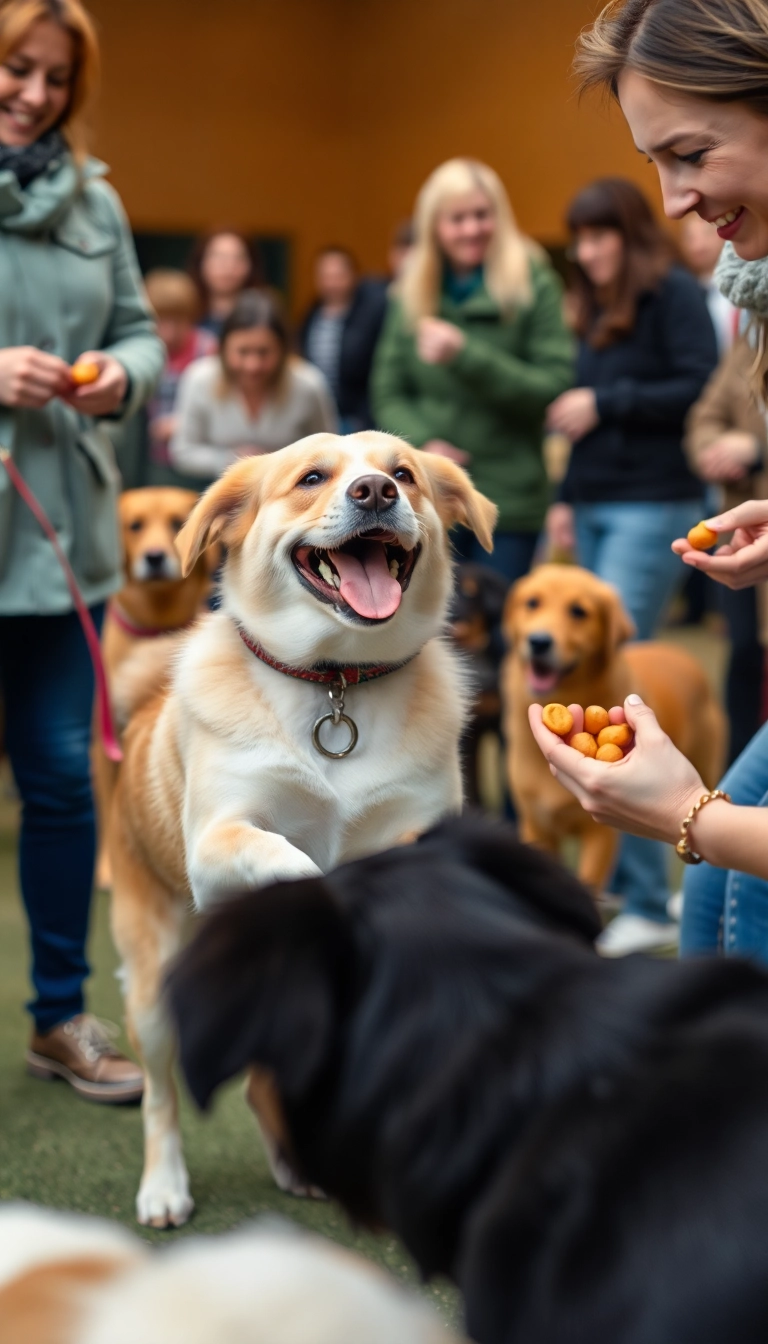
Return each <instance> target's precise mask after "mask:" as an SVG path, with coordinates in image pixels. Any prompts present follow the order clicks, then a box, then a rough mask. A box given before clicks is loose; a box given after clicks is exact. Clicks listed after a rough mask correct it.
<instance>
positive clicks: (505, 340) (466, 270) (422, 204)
mask: <svg viewBox="0 0 768 1344" xmlns="http://www.w3.org/2000/svg"><path fill="white" fill-rule="evenodd" d="M414 226H415V239H414V244H413V248H412V250H411V252H410V254H409V257H408V260H407V262H406V264H405V267H404V270H403V274H402V276H401V278H400V280H399V281H398V283H397V288H396V297H394V298H393V299H392V301H391V304H390V309H389V312H388V315H387V319H386V323H385V327H384V332H383V334H382V338H381V342H380V344H379V348H378V350H377V353H376V360H375V364H374V373H373V409H374V417H375V419H376V422H377V424H378V425H379V426H380V428H382V429H386V430H389V431H391V432H392V433H393V434H401V435H403V436H404V437H405V438H407V439H409V440H410V442H411V443H413V444H415V445H416V446H417V447H418V448H423V449H424V450H425V451H426V452H431V453H440V454H442V455H443V456H445V457H450V458H452V459H453V461H455V462H459V463H460V464H461V465H462V466H465V467H466V468H467V469H468V471H469V472H470V474H471V475H472V478H473V480H474V482H475V485H476V486H477V487H478V489H479V490H482V491H483V492H484V493H485V494H487V495H488V496H489V497H490V498H491V499H492V500H493V501H494V503H495V504H497V505H498V508H499V523H498V530H497V532H496V539H495V550H494V553H493V556H491V557H490V560H489V559H488V557H486V556H485V554H484V553H483V552H478V553H477V554H476V553H475V550H476V548H475V546H474V538H473V539H472V540H471V541H470V540H469V538H468V537H467V539H465V538H464V537H463V535H462V536H461V538H459V539H458V546H459V548H460V550H461V553H462V555H463V556H464V558H465V559H473V560H474V559H477V560H481V559H482V560H484V561H485V563H490V564H492V565H494V566H495V568H496V569H497V570H498V571H499V572H500V573H501V574H502V575H503V576H504V577H505V578H506V579H507V581H508V582H509V583H513V582H514V580H515V579H517V578H519V577H520V576H521V575H522V574H524V573H525V572H526V571H527V569H528V568H529V566H530V563H531V560H532V558H533V553H534V550H535V547H536V541H537V538H538V534H539V530H540V528H541V525H542V523H543V521H544V515H545V513H546V511H547V505H548V502H549V488H548V483H547V477H546V472H545V470H544V463H543V459H542V452H541V444H542V435H543V426H544V413H545V410H546V408H547V406H548V405H549V403H550V402H551V401H552V400H554V398H555V397H557V396H559V394H560V393H561V392H563V391H565V389H566V388H568V387H570V385H571V382H572V380H573V350H572V345H571V339H570V337H569V335H568V333H567V331H566V329H565V325H564V323H563V318H562V311H561V309H562V294H561V287H560V283H559V280H558V278H557V276H556V275H555V273H554V271H553V270H552V268H551V266H550V265H549V263H548V262H547V260H546V258H545V256H544V255H543V253H542V252H541V251H540V250H539V249H538V248H537V247H536V246H535V245H534V244H533V243H531V242H530V241H529V240H528V239H526V238H524V237H523V236H522V235H521V234H520V232H519V231H518V228H517V226H516V224H515V220H514V216H513V214H512V210H511V208H510V204H509V200H508V199H507V194H506V192H505V190H504V187H503V186H502V184H501V181H500V180H499V178H498V177H497V175H496V173H494V172H493V170H492V169H491V168H488V167H486V165H485V164H482V163H476V162H475V161H474V160H472V159H450V160H449V161H448V162H447V163H444V164H442V166H441V167H440V168H437V169H436V170H435V172H434V173H432V175H431V176H430V177H429V178H428V179H427V181H426V182H425V184H424V186H423V187H422V189H421V192H420V193H419V197H418V200H417V203H416V214H415V219H414Z"/></svg>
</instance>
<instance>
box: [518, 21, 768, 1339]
mask: <svg viewBox="0 0 768 1344" xmlns="http://www.w3.org/2000/svg"><path fill="white" fill-rule="evenodd" d="M577 68H578V69H579V71H580V74H581V76H582V80H583V83H584V85H585V87H589V86H594V87H598V88H602V89H604V90H605V91H607V92H608V93H609V94H612V95H613V96H614V97H615V98H616V99H617V100H618V101H619V103H620V105H621V108H622V111H623V112H624V115H625V117H626V119H627V121H628V123H629V126H630V130H631V132H632V137H633V140H634V143H635V145H636V147H637V148H638V150H640V151H641V152H642V153H644V154H646V155H647V156H648V158H649V159H650V160H651V161H652V162H653V163H655V165H656V167H657V169H658V173H659V178H660V181H661V188H662V194H663V197H664V208H665V211H666V213H667V215H669V216H670V217H671V218H673V219H680V218H682V217H683V216H684V215H686V214H688V213H689V212H690V211H691V210H694V211H695V212H696V214H698V215H700V216H701V218H702V219H705V220H706V221H707V222H708V223H710V224H711V225H712V227H713V228H715V229H716V230H717V232H718V234H719V235H720V237H721V238H722V239H724V241H726V243H728V244H729V246H727V247H726V248H725V249H724V252H723V257H722V259H721V262H720V264H719V265H718V269H717V272H716V278H717V280H718V283H719V285H720V288H721V289H722V290H723V292H724V293H725V294H726V295H727V297H728V298H730V299H731V301H732V302H734V303H735V304H736V305H737V306H739V307H743V308H746V309H748V310H749V311H750V312H751V314H752V324H751V325H752V337H753V344H754V347H755V354H754V358H753V370H752V381H753V383H754V384H755V386H756V389H757V390H758V391H761V392H762V393H763V395H764V393H765V386H766V378H765V374H766V370H767V369H768V356H767V354H766V351H767V349H768V346H767V343H766V340H765V336H766V327H767V325H768V5H766V4H765V3H764V0H627V2H626V3H623V2H622V0H613V2H612V3H611V4H609V5H607V6H606V8H605V9H604V10H603V12H602V14H601V15H600V17H599V18H598V20H597V22H596V23H595V24H594V25H593V26H592V27H591V28H590V29H588V30H587V31H586V32H585V33H584V35H583V37H582V40H581V43H580V49H579V53H578V58H577ZM706 521H707V523H708V525H709V526H710V527H711V528H712V529H713V531H714V532H715V533H717V534H718V535H724V536H726V537H727V536H728V535H729V534H731V535H730V540H729V541H728V542H727V544H725V545H723V546H720V547H719V549H718V550H717V552H716V553H715V554H714V555H712V554H707V553H705V552H700V551H696V550H694V549H693V548H692V547H691V546H690V544H689V543H688V542H687V540H685V539H684V538H682V537H681V538H679V539H678V540H676V541H675V543H674V546H675V550H676V552H677V554H678V555H680V556H682V558H683V561H684V562H685V563H686V564H689V565H692V566H694V567H695V568H697V569H700V570H701V571H703V572H704V573H706V574H709V575H710V576H711V577H712V578H713V579H716V580H717V581H718V582H720V583H724V584H726V585H727V586H728V587H729V588H733V589H742V588H745V587H747V586H748V585H749V584H752V583H756V582H760V581H763V580H765V579H767V578H768V502H767V501H765V500H752V501H749V502H747V503H744V504H740V505H739V506H738V507H737V508H735V509H730V510H728V511H727V512H726V513H724V514H720V515H718V516H717V517H714V518H710V519H707V520H706ZM636 554H637V556H638V557H639V556H640V554H641V550H637V552H636ZM624 713H625V714H626V718H627V720H628V722H629V723H630V724H631V726H632V728H633V729H634V733H635V745H634V747H633V749H632V751H631V752H630V753H629V755H628V756H627V757H626V759H625V760H624V761H623V762H620V763H619V764H618V765H617V766H605V765H603V764H602V763H600V762H595V761H588V760H586V759H585V758H584V757H582V756H579V754H578V753H577V752H575V751H573V750H572V749H571V748H570V747H567V746H564V745H562V744H561V743H560V742H559V741H556V740H555V739H554V737H553V735H552V734H551V733H549V732H548V731H547V730H546V729H545V728H544V727H543V725H542V724H541V722H540V715H537V714H536V713H532V716H531V717H532V727H533V731H534V733H535V734H536V737H537V740H538V741H539V743H540V745H541V747H542V750H543V751H544V752H545V754H546V756H547V758H548V760H549V762H550V765H551V768H552V770H553V773H554V774H555V775H556V778H557V779H559V780H560V782H561V783H562V784H563V785H565V787H566V788H568V789H570V790H571V792H572V793H574V794H575V795H576V797H577V798H578V799H579V801H580V802H581V804H582V806H583V807H584V808H585V809H586V810H587V811H588V812H589V813H590V814H591V815H592V816H593V817H595V818H596V819H597V820H598V821H602V822H605V823H607V824H609V825H613V826H618V827H619V828H621V829H623V830H627V831H630V832H632V833H633V834H636V835H645V836H653V837H655V838H656V839H659V840H665V841H667V842H668V843H671V844H675V842H676V841H677V842H678V851H679V852H680V853H681V856H682V857H685V858H686V859H687V861H688V862H689V863H690V864H692V865H693V866H692V867H690V868H688V869H687V872H686V881H685V887H684V894H685V901H684V907H683V923H682V931H681V951H682V952H683V953H690V952H702V951H709V952H713V951H715V950H716V949H717V948H718V947H719V948H721V949H722V950H723V951H724V952H725V953H726V954H727V955H732V954H735V955H745V954H746V955H749V956H752V957H755V958H757V959H758V960H760V961H762V962H763V963H764V964H766V963H768V818H767V816H766V807H768V726H766V725H763V727H762V728H761V730H760V731H759V733H757V735H756V736H755V737H754V738H753V739H752V741H751V743H750V744H749V746H748V747H747V748H746V750H745V751H744V752H742V754H741V756H740V757H739V759H738V760H737V761H736V762H735V763H734V765H733V766H731V768H730V770H729V771H728V773H727V774H726V776H725V778H724V779H723V781H722V789H723V790H725V791H726V794H727V795H729V798H724V797H723V796H722V795H721V794H719V793H716V794H706V793H705V791H704V785H703V783H702V781H701V779H700V778H699V777H698V776H697V774H696V771H695V770H694V769H693V767H692V766H691V765H690V763H689V762H688V761H687V760H686V759H685V757H683V756H682V755H681V754H680V752H678V751H677V750H676V749H675V747H674V746H673V745H672V743H671V742H670V740H669V738H668V737H666V736H665V734H664V733H662V731H661V729H660V728H659V725H658V723H657V721H656V718H655V716H654V714H653V713H652V711H651V710H650V709H649V708H647V707H646V706H644V705H643V704H642V703H641V702H640V700H639V697H638V696H636V695H632V696H630V697H629V698H628V700H627V701H626V702H625V706H624V711H620V710H619V711H617V716H618V717H624ZM731 804H735V806H734V805H731ZM702 859H703V860H704V862H702ZM732 1305H733V1304H732ZM729 1328H730V1333H731V1334H732V1335H733V1337H734V1338H737V1337H740V1336H743V1335H746V1334H748V1333H749V1329H750V1326H749V1323H748V1322H746V1321H745V1320H744V1319H743V1318H742V1317H741V1316H739V1314H738V1313H736V1314H734V1312H733V1311H732V1310H731V1311H730V1312H729Z"/></svg>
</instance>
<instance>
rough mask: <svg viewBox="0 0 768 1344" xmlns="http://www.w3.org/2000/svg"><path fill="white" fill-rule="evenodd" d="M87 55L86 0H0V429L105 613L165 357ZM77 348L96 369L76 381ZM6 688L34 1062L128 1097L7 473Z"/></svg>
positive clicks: (75, 711) (0, 688) (66, 662)
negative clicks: (104, 1016)
mask: <svg viewBox="0 0 768 1344" xmlns="http://www.w3.org/2000/svg"><path fill="white" fill-rule="evenodd" d="M98 54H99V53H98V46H97V42H96V37H95V34H94V30H93V25H92V22H91V19H90V17H89V16H88V14H87V13H86V11H85V10H84V9H83V8H82V6H81V5H80V3H79V2H78V0H0V443H2V444H4V445H5V446H6V447H7V448H8V449H9V450H10V452H11V453H12V455H13V458H14V461H15V463H16V466H17V467H18V469H19V471H20V472H21V474H22V476H23V477H24V478H25V480H26V481H27V482H28V483H29V485H30V486H31V487H32V489H33V490H34V491H35V493H36V494H37V495H38V497H39V498H40V500H41V502H42V504H43V506H44V507H45V509H46V510H47V512H48V514H49V516H50V518H51V520H52V522H53V524H54V526H55V528H56V530H57V532H58V536H59V540H60V542H61V545H62V547H63V548H64V550H65V552H66V553H67V556H68V558H69V561H70V563H71V565H72V568H73V569H74V571H75V574H76V576H77V579H78V581H79V584H80V588H81V590H82V593H83V596H84V598H85V601H86V603H87V604H88V606H89V608H90V610H91V613H92V616H93V618H94V620H95V622H96V623H97V625H98V624H99V622H100V620H101V617H102V615H103V611H104V601H105V599H106V598H107V597H108V596H109V594H110V593H112V592H114V591H115V589H117V588H119V586H120V583H121V582H122V580H121V558H120V542H119V535H118V527H117V514H116V507H115V505H116V495H117V490H118V488H119V483H118V476H117V469H116V466H115V460H114V456H113V453H112V447H111V445H110V441H109V438H108V436H107V434H106V433H105V431H104V428H103V425H102V423H101V422H102V420H103V417H109V418H110V419H111V420H113V421H114V420H120V419H123V418H125V417H126V416H128V415H130V414H131V413H132V412H133V411H134V410H136V409H137V408H138V407H139V406H141V404H142V403H143V402H145V401H146V400H147V398H148V397H149V395H150V393H151V391H152V388H153V385H154V383H155V382H156V380H157V378H158V376H159V374H160V370H161V369H162V366H163V349H162V345H161V343H160V341H159V340H158V338H157V336H156V335H155V332H154V326H153V322H152V319H151V317H150V314H149V311H148V308H147V305H146V302H145V299H144V295H143V291H142V287H141V283H140V279H139V273H138V267H137V265H136V258H135V255H134V250H133V243H132V241H131V236H130V233H129V230H128V226H127V224H126V222H125V218H124V216H123V212H122V209H121V206H120V202H119V200H118V198H117V196H116V195H115V193H114V191H113V190H112V188H111V187H109V186H108V185H107V184H106V182H105V181H104V174H105V173H106V171H107V170H106V168H105V166H104V164H102V163H99V162H98V160H96V159H92V158H89V157H88V154H87V151H86V143H87V141H86V123H85V118H86V114H87V110H88V101H89V95H90V93H91V92H92V90H93V87H94V84H95V82H96V77H97V72H98ZM81 356H85V357H86V359H87V360H88V361H89V362H90V363H93V364H95V365H96V367H97V369H98V377H97V378H96V380H95V381H94V382H92V383H90V384H89V385H86V386H84V387H80V388H76V387H75V385H74V383H73V382H72V378H71V374H70V366H71V365H72V364H73V363H74V362H75V360H77V359H78V358H79V357H81ZM0 692H2V695H3V699H4V702H5V745H6V748H7V750H8V754H9V756H10V759H11V764H12V766H13V771H14V775H15V777H16V782H17V785H18V788H19V792H20V794H21V797H22V800H23V803H24V808H23V814H22V823H21V835H20V853H19V869H20V876H21V890H22V896H23V900H24V904H25V907H26V911H27V916H28V919H29V927H30V937H31V944H32V980H33V984H34V989H35V996H34V999H33V1001H32V1003H31V1004H30V1010H31V1013H32V1017H33V1020H34V1024H35V1025H34V1035H33V1038H32V1042H31V1046H30V1050H29V1052H28V1055H27V1063H28V1067H29V1068H30V1070H31V1071H32V1072H33V1073H35V1074H36V1076H38V1077H40V1078H55V1077H63V1078H65V1079H66V1080H67V1081H68V1082H69V1083H70V1084H71V1086H72V1087H73V1088H74V1089H75V1091H76V1092H78V1093H79V1094H80V1095H81V1096H85V1097H88V1098H89V1099H91V1100H93V1101H109V1102H113V1101H125V1100H129V1099H136V1098H137V1097H139V1096H140V1095H141V1091H142V1077H141V1072H140V1070H139V1069H138V1068H137V1066H136V1065H135V1064H133V1063H131V1062H130V1061H129V1060H127V1059H124V1058H121V1057H120V1056H118V1055H117V1054H116V1052H115V1051H114V1049H113V1048H112V1045H111V1044H110V1039H109V1036H108V1035H107V1034H105V1032H104V1030H103V1029H102V1028H101V1027H100V1026H99V1024H98V1023H97V1022H96V1020H95V1019H94V1018H92V1017H90V1016H88V1015H87V1014H85V1013H84V1011H83V1008H84V1004H83V982H84V980H85V978H86V976H87V974H88V964H87V961H86V957H85V941H86V935H87V931H88V912H89V907H90V901H91V889H92V886H93V865H94V840H95V837H94V819H93V800H92V797H91V783H90V767H89V746H90V737H91V709H92V700H93V676H92V673H91V666H90V662H89V659H88V651H87V648H86V644H85V640H84V637H83V634H82V631H81V629H80V626H79V623H78V618H77V615H76V613H75V611H74V610H73V608H72V600H71V598H70V595H69V590H68V588H67V586H66V583H65V580H64V576H63V574H62V572H61V570H60V568H59V565H58V562H57V560H56V557H55V555H54V552H53V550H52V548H51V546H50V543H49V542H48V541H47V540H46V538H45V537H44V536H43V533H42V532H41V530H40V527H39V526H38V524H37V523H36V521H35V520H34V518H33V517H32V515H31V514H30V512H29V510H28V509H27V508H26V507H25V506H24V505H23V504H22V503H21V502H20V500H19V499H18V498H17V497H16V496H15V495H14V492H13V490H12V489H11V486H10V482H9V480H8V478H7V476H6V474H5V472H4V471H2V470H0Z"/></svg>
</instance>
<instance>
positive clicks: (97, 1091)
mask: <svg viewBox="0 0 768 1344" xmlns="http://www.w3.org/2000/svg"><path fill="white" fill-rule="evenodd" d="M112 1034H115V1035H116V1034H117V1028H116V1027H115V1028H113V1029H112V1031H110V1026H109V1025H108V1024H107V1023H104V1022H100V1021H99V1019H98V1018H96V1017H92V1016H91V1015H90V1013H79V1014H78V1016H77V1017H72V1018H70V1020H69V1021H68V1022H60V1023H59V1024H58V1026H55V1027H54V1028H53V1029H52V1031H46V1032H45V1033H44V1034H41V1033H40V1032H37V1031H36V1032H35V1033H34V1035H33V1037H32V1041H31V1043H30V1047H29V1049H28V1050H27V1072H28V1073H31V1074H32V1076H33V1078H45V1079H48V1080H53V1079H56V1078H63V1079H64V1080H65V1082H67V1083H70V1084H71V1085H72V1087H73V1088H74V1089H75V1091H76V1092H77V1093H79V1095H80V1096H81V1097H87V1099H88V1101H103V1102H112V1103H114V1102H123V1101H140V1100H141V1096H142V1093H143V1091H144V1075H143V1074H142V1072H141V1069H140V1068H139V1066H138V1064H134V1063H133V1060H131V1059H126V1057H125V1055H121V1054H119V1053H118V1051H117V1050H116V1049H115V1047H114V1046H113V1044H112V1041H111V1035H112Z"/></svg>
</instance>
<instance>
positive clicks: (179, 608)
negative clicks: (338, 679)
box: [93, 487, 211, 888]
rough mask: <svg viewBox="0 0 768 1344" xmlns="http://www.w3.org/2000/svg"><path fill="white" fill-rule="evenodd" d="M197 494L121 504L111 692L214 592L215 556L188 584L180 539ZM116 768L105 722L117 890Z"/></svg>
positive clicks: (174, 493)
mask: <svg viewBox="0 0 768 1344" xmlns="http://www.w3.org/2000/svg"><path fill="white" fill-rule="evenodd" d="M197 500H198V496H197V494H196V493H195V491H194V490H179V489H176V488H171V487H169V488H165V487H149V488H147V489H143V490H126V491H125V493H124V494H122V495H121V496H120V502H119V506H118V510H119V518H120V528H121V533H122V540H123V556H124V564H125V584H124V585H123V587H122V588H121V589H120V592H119V593H118V594H117V596H116V597H114V598H113V599H112V601H111V602H110V604H109V606H108V607H107V612H106V615H105V618H104V629H103V632H102V638H101V650H102V656H103V658H104V667H105V671H106V674H107V681H108V683H109V686H110V688H112V686H113V685H114V680H115V676H116V674H117V672H118V670H119V668H121V667H122V665H123V663H124V662H125V661H126V659H127V658H128V657H129V656H130V655H131V654H132V653H133V652H134V650H135V649H136V648H137V647H139V646H140V645H141V644H143V643H144V642H145V641H146V640H152V639H156V638H157V637H158V636H160V635H167V634H172V633H173V632H174V631H176V630H183V629H185V628H186V627H187V626H188V625H190V624H191V623H192V621H193V620H194V619H195V617H196V616H197V614H198V612H199V611H200V609H201V607H202V606H203V603H204V602H205V599H206V597H207V596H208V593H209V592H210V587H211V564H210V552H209V555H208V557H202V556H201V558H200V559H199V560H198V562H197V564H196V565H195V566H194V568H193V569H192V571H191V573H190V574H188V575H187V577H186V578H183V577H182V573H181V561H180V560H179V557H178V555H177V553H176V546H175V540H176V536H177V534H178V533H179V532H180V531H181V528H182V527H183V526H184V524H185V522H186V521H187V518H188V517H189V515H190V513H191V512H192V510H193V508H194V507H195V504H196V503H197ZM116 778H117V766H115V765H114V764H113V762H112V761H110V760H108V758H107V756H106V753H105V751H104V748H103V746H102V743H101V737H100V732H99V727H98V723H97V725H96V730H95V737H94V749H93V780H94V793H95V797H96V811H97V815H98V818H99V855H98V859H97V863H96V885H97V886H98V887H103V888H109V887H111V885H112V876H111V866H110V861H109V851H108V844H107V826H106V818H107V817H108V816H109V808H110V804H111V799H112V794H113V792H114V787H115V780H116Z"/></svg>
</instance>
